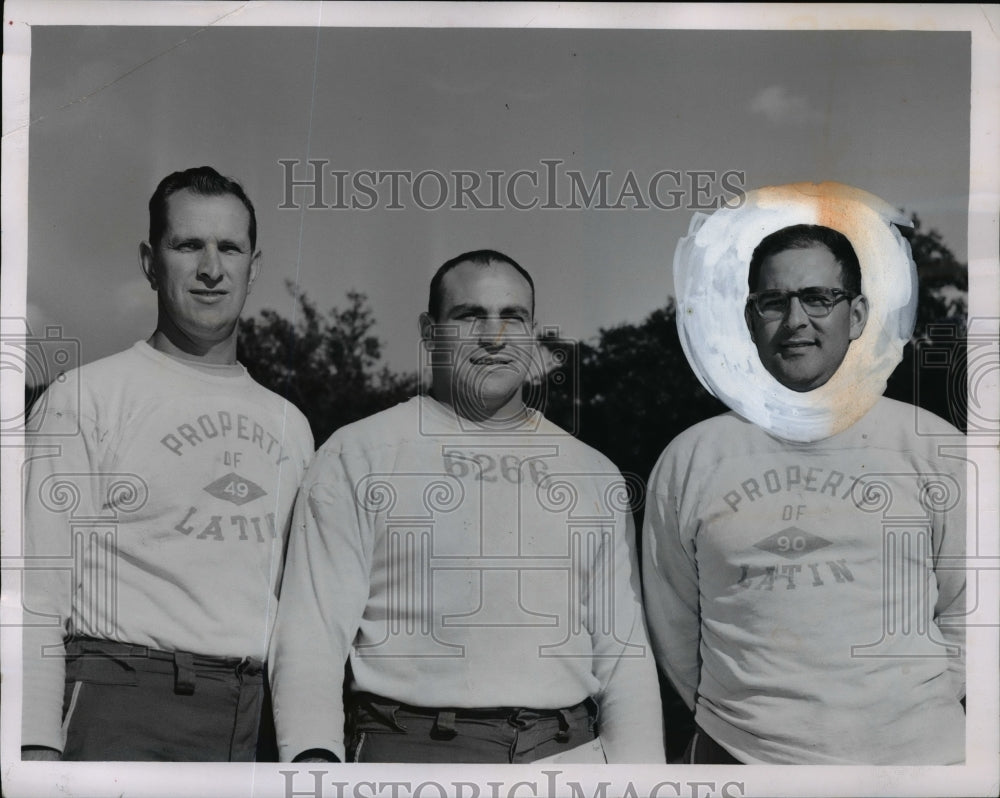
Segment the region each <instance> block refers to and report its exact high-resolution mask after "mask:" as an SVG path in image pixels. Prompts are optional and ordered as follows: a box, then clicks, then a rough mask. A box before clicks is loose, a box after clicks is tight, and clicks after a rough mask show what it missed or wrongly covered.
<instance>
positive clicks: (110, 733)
mask: <svg viewBox="0 0 1000 798" xmlns="http://www.w3.org/2000/svg"><path fill="white" fill-rule="evenodd" d="M263 687H264V677H263V667H262V664H261V662H260V660H257V659H255V658H252V657H246V658H243V659H240V658H238V657H206V656H200V655H196V654H188V653H185V652H167V651H156V650H154V649H149V648H146V647H144V646H131V645H127V644H123V643H115V642H112V641H108V640H92V639H87V638H84V639H74V640H70V641H69V642H68V643H67V644H66V692H65V698H64V703H63V726H64V728H65V730H66V745H65V748H64V750H63V759H64V760H77V761H83V760H86V761H161V762H227V761H231V762H252V761H254V757H255V749H256V745H257V732H258V724H259V722H260V712H261V702H262V698H263Z"/></svg>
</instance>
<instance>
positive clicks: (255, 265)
mask: <svg viewBox="0 0 1000 798" xmlns="http://www.w3.org/2000/svg"><path fill="white" fill-rule="evenodd" d="M263 267H264V254H263V253H262V252H261V251H260V250H259V249H258V250H257V251H256V252H255V253H254V256H253V258H252V259H251V260H250V277H249V279H247V293H248V294H249V293H250V290H251V289H252V288H253V281H254V280H256V279H257V275H259V274H260V270H261V269H262V268H263Z"/></svg>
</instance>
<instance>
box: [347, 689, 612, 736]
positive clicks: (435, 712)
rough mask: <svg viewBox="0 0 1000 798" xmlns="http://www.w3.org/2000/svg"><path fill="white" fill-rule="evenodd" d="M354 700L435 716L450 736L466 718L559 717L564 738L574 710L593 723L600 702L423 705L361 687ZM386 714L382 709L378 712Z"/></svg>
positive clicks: (518, 720) (521, 721) (517, 722)
mask: <svg viewBox="0 0 1000 798" xmlns="http://www.w3.org/2000/svg"><path fill="white" fill-rule="evenodd" d="M350 698H351V703H352V704H354V706H358V705H367V706H368V707H370V708H372V709H376V708H377V707H379V706H380V705H381V707H383V708H384V707H392V708H394V709H399V710H402V711H403V712H408V713H410V714H412V715H417V716H420V717H425V718H433V719H434V726H435V729H436V730H437V731H438V732H439V733H442V734H444V735H447V736H449V737H453V736H455V735H456V734H457V733H458V732H457V729H456V728H455V723H456V722H460V721H462V720H491V721H498V722H506V723H509V724H510V725H511V726H515V727H517V728H526V727H527V726H530V725H532V724H533V723H535V722H536V721H539V720H543V719H550V718H551V719H555V720H556V721H557V722H558V723H559V732H558V733H557V735H556V739H557V740H560V741H564V740H568V739H569V737H570V727H571V726H572V725H573V720H574V717H573V716H574V714H581V715H582V714H583V712H586V714H587V718H588V724H589V725H590V726H593V725H594V723H595V722H596V720H597V713H598V705H597V702H596V701H594V700H593V699H592V698H589V697H588V698H585V699H584V700H583V701H581V702H580V703H579V704H575V705H574V706H572V707H564V708H561V709H534V708H529V707H471V708H467V707H420V706H414V705H412V704H404V703H402V702H400V701H395V700H393V699H391V698H386V697H384V696H380V695H377V694H375V693H368V692H364V691H358V692H355V693H351V694H350ZM378 714H382V713H378Z"/></svg>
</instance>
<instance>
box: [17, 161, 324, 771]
mask: <svg viewBox="0 0 1000 798" xmlns="http://www.w3.org/2000/svg"><path fill="white" fill-rule="evenodd" d="M149 215H150V219H149V240H148V241H144V242H143V243H142V244H141V245H140V247H139V261H140V265H141V267H142V270H143V273H144V274H145V275H146V278H147V279H148V281H149V284H150V286H151V287H152V289H153V290H154V291H156V293H157V322H156V330H155V331H154V332H153V334H152V335H151V336H150V337H149V338H148V339H147V340H145V341H139V342H138V343H136V344H135V345H134V346H133V347H132V348H131V349H128V350H126V351H124V352H120V353H118V354H115V355H112V356H110V357H107V358H104V359H102V360H98V361H96V362H94V363H91V364H89V365H86V366H84V367H82V368H81V369H79V370H78V371H77V372H76V374H75V375H71V376H72V378H71V379H65V380H56V381H55V382H54V383H53V384H52V386H51V387H50V388H49V390H48V392H47V393H46V395H45V396H44V397H43V398H42V399H40V400H39V404H38V411H37V414H36V415H37V418H36V420H37V421H38V422H39V424H40V432H39V433H38V435H37V436H33V437H34V438H35V440H34V441H33V443H38V444H39V446H42V445H43V444H50V445H52V446H55V447H58V449H53V450H48V449H46V448H45V447H42V448H39V449H37V450H36V451H37V452H38V454H37V455H32V458H31V460H30V462H29V466H28V476H27V482H26V494H25V554H26V556H27V557H28V558H29V559H30V560H32V561H33V562H35V563H38V565H39V567H40V570H37V571H28V572H27V573H26V575H25V608H26V611H27V613H26V619H25V620H26V626H25V630H24V665H25V668H24V693H23V695H24V704H23V706H24V710H23V713H24V717H23V733H22V745H23V748H22V751H23V753H22V756H23V757H24V758H25V759H58V758H60V757H61V758H62V759H71V760H174V761H183V760H189V761H193V760H200V761H226V760H233V761H252V760H253V758H254V754H255V747H256V743H257V733H258V724H259V720H260V712H261V702H262V697H263V667H264V665H263V660H264V657H265V654H266V651H267V643H268V638H269V635H270V630H271V627H272V623H273V619H274V615H275V609H276V608H275V605H276V597H275V593H276V586H277V583H278V578H279V574H280V570H281V558H282V552H283V547H284V541H285V538H286V534H287V530H288V524H289V521H290V517H291V509H292V503H293V500H294V496H295V492H296V488H297V486H298V484H299V482H300V479H301V477H302V475H303V474H304V472H305V467H306V466H307V465H308V460H309V458H310V457H311V455H312V434H311V432H310V430H309V425H308V423H307V422H306V420H305V417H304V416H303V415H302V414H301V413H300V412H299V411H298V410H296V408H295V407H293V406H292V405H291V404H289V403H288V402H287V401H285V400H284V399H282V398H281V397H279V396H277V395H276V394H273V393H272V392H270V391H268V390H266V389H265V388H263V387H262V386H260V385H258V384H257V383H256V382H254V381H253V380H252V379H251V378H250V376H249V375H248V374H247V372H246V369H245V368H244V367H243V366H242V365H240V364H239V363H238V362H237V360H236V336H237V324H238V321H239V316H240V312H241V311H242V309H243V305H244V303H245V301H246V297H247V294H248V293H249V291H250V286H251V285H252V283H253V281H254V279H255V278H256V276H257V275H258V273H259V271H260V264H261V253H260V251H259V250H257V246H256V244H257V242H256V219H255V214H254V209H253V205H252V204H251V202H250V200H249V198H248V197H247V196H246V194H245V192H244V191H243V189H242V187H241V186H240V185H239V184H238V183H236V182H235V181H233V180H231V179H229V178H225V177H223V176H221V175H220V174H219V173H218V172H216V171H215V170H214V169H212V168H210V167H207V166H204V167H199V168H194V169H188V170H186V171H183V172H175V173H173V174H171V175H169V176H168V177H166V178H164V180H163V181H162V182H161V183H160V185H159V186H158V188H157V189H156V192H155V193H154V194H153V197H152V199H151V200H150V202H149ZM77 384H78V385H79V391H78V392H76V391H74V390H71V389H69V387H68V386H71V385H77ZM67 419H69V420H70V421H71V422H72V424H73V426H74V427H75V428H76V429H77V433H76V434H75V435H72V436H69V437H58V436H55V435H52V434H51V430H54V429H56V428H57V427H59V426H60V425H64V424H65V422H66V420H67ZM95 522H96V527H95ZM67 562H69V563H71V564H72V570H71V571H70V573H69V574H68V576H69V577H70V578H66V577H67V574H66V573H65V571H67V570H68V568H67V566H66V563H67Z"/></svg>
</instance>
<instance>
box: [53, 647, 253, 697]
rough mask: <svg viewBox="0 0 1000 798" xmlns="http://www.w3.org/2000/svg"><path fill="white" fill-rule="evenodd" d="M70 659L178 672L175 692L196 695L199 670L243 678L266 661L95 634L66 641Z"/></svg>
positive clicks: (163, 671) (176, 673)
mask: <svg viewBox="0 0 1000 798" xmlns="http://www.w3.org/2000/svg"><path fill="white" fill-rule="evenodd" d="M66 656H67V659H68V660H74V661H75V660H78V659H88V658H92V657H93V658H104V659H111V660H114V661H116V662H118V663H119V664H120V665H122V666H123V667H124V668H126V669H128V670H132V671H142V672H145V673H167V674H171V673H172V674H173V675H174V692H176V693H178V694H180V695H192V694H194V690H195V683H196V679H197V675H198V672H199V671H201V672H205V673H208V672H214V673H218V672H225V673H232V674H234V675H236V676H239V677H243V676H246V677H249V678H253V677H257V676H260V675H261V674H262V673H263V671H264V663H263V662H262V661H261V660H260V659H258V658H257V657H216V656H211V655H208V654H193V653H191V652H187V651H161V650H159V649H155V648H150V647H148V646H136V645H132V644H131V643H119V642H117V641H114V640H100V639H97V638H93V637H72V638H70V639H69V640H67V641H66Z"/></svg>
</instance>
